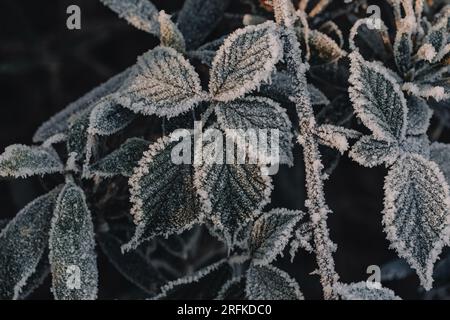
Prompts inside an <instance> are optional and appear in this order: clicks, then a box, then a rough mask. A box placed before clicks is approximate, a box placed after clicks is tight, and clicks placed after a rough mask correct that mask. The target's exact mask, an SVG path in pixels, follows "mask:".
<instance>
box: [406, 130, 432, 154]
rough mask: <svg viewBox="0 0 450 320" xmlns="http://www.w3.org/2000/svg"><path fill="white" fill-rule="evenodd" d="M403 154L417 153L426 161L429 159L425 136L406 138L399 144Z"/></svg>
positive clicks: (427, 143) (427, 142)
mask: <svg viewBox="0 0 450 320" xmlns="http://www.w3.org/2000/svg"><path fill="white" fill-rule="evenodd" d="M400 150H401V151H402V152H403V153H417V154H419V155H421V156H422V157H424V158H426V159H428V158H429V157H430V140H429V139H428V136H427V135H426V134H421V135H417V136H406V138H405V140H403V141H402V143H401V144H400Z"/></svg>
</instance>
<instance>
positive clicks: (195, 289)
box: [154, 259, 233, 300]
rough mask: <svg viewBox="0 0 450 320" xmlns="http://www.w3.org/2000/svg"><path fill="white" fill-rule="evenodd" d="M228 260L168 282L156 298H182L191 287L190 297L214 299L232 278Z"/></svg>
mask: <svg viewBox="0 0 450 320" xmlns="http://www.w3.org/2000/svg"><path fill="white" fill-rule="evenodd" d="M232 276H233V272H232V268H231V266H230V265H229V264H228V262H227V261H226V260H225V259H224V260H220V261H218V262H216V263H213V264H211V265H209V266H207V267H205V268H202V269H200V270H198V271H195V272H194V273H192V274H190V275H187V276H185V277H183V278H180V279H177V280H174V281H171V282H168V283H167V284H166V285H164V286H163V287H161V293H160V294H159V295H157V296H156V297H155V298H154V299H181V298H183V297H186V295H185V293H184V294H183V290H185V289H186V287H189V292H190V295H189V298H190V299H208V300H211V299H214V298H215V297H216V296H217V294H218V293H219V290H220V289H221V288H222V287H223V285H224V284H225V283H226V282H227V281H228V280H230V279H231V278H232Z"/></svg>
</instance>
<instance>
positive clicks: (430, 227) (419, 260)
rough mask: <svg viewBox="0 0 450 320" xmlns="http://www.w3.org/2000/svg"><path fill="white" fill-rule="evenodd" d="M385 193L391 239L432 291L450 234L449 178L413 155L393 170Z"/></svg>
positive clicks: (388, 233)
mask: <svg viewBox="0 0 450 320" xmlns="http://www.w3.org/2000/svg"><path fill="white" fill-rule="evenodd" d="M384 189H385V199H384V213H383V214H384V215H383V224H384V226H385V231H386V234H387V238H388V239H389V240H390V242H391V246H392V247H393V248H394V249H395V250H396V251H397V252H398V254H399V255H400V257H402V258H404V259H405V260H406V261H408V263H409V264H410V265H411V267H412V268H414V269H415V270H416V272H417V274H418V275H419V278H420V281H421V284H422V285H423V286H424V288H425V289H430V288H431V284H432V282H433V279H432V274H433V266H434V263H435V261H436V260H437V258H438V256H439V254H440V253H441V250H442V247H443V246H444V245H445V244H446V242H447V241H448V237H449V234H450V214H449V208H450V198H449V193H448V185H447V182H446V180H445V177H444V175H443V174H442V172H441V171H440V170H439V168H438V166H437V165H436V164H435V163H434V162H431V161H429V160H426V159H425V158H423V157H422V156H419V155H413V154H411V155H406V156H404V157H403V158H402V159H401V161H398V162H396V163H395V164H394V165H393V166H392V168H391V170H390V171H389V173H388V175H387V176H386V179H385V186H384Z"/></svg>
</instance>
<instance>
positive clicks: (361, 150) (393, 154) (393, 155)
mask: <svg viewBox="0 0 450 320" xmlns="http://www.w3.org/2000/svg"><path fill="white" fill-rule="evenodd" d="M399 151H400V150H399V146H398V144H397V143H396V142H388V141H383V140H378V139H375V138H374V137H372V136H363V137H362V138H361V139H359V140H358V141H357V142H356V143H355V144H354V145H353V147H352V149H351V150H350V153H349V156H350V158H352V159H353V160H354V161H356V162H358V163H359V164H360V165H362V166H365V167H376V166H379V165H381V164H383V163H385V164H386V165H391V164H392V163H394V162H395V160H396V159H397V157H398V155H399Z"/></svg>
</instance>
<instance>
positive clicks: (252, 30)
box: [209, 21, 282, 102]
mask: <svg viewBox="0 0 450 320" xmlns="http://www.w3.org/2000/svg"><path fill="white" fill-rule="evenodd" d="M281 55H282V51H281V43H280V40H279V37H278V34H277V28H276V25H275V24H274V23H273V22H271V21H270V22H266V23H263V24H260V25H257V26H248V27H245V28H243V29H238V30H236V31H235V32H234V33H233V34H231V35H230V36H229V37H227V38H226V40H225V42H224V44H223V45H222V46H221V47H220V49H219V51H218V52H217V54H216V56H215V58H214V60H213V64H212V68H211V76H210V81H209V90H210V92H211V95H212V96H213V99H215V100H219V101H224V102H226V101H231V100H234V99H236V98H239V97H241V96H243V95H244V94H246V93H248V92H250V91H252V90H254V89H256V88H258V87H259V86H260V84H261V82H263V81H267V80H269V79H270V76H271V74H272V72H273V71H274V68H275V64H276V63H277V62H278V60H280V58H281Z"/></svg>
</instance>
